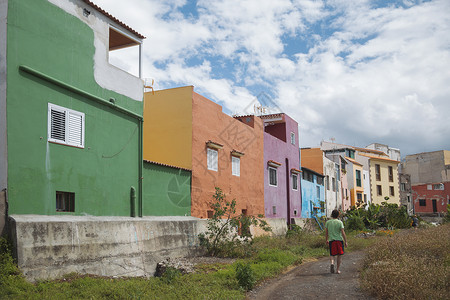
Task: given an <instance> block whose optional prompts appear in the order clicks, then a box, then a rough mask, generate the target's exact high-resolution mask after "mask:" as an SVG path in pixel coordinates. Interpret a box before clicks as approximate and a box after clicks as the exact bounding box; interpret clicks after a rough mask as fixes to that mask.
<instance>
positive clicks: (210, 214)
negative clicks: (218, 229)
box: [206, 210, 214, 219]
mask: <svg viewBox="0 0 450 300" xmlns="http://www.w3.org/2000/svg"><path fill="white" fill-rule="evenodd" d="M206 213H207V215H208V219H212V218H213V216H214V213H213V211H212V210H207V211H206Z"/></svg>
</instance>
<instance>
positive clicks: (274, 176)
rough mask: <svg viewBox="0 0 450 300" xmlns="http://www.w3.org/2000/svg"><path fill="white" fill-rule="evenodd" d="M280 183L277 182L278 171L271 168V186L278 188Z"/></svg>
mask: <svg viewBox="0 0 450 300" xmlns="http://www.w3.org/2000/svg"><path fill="white" fill-rule="evenodd" d="M277 183H278V180H277V169H275V168H269V184H270V185H274V186H276V185H277Z"/></svg>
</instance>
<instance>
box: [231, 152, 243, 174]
mask: <svg viewBox="0 0 450 300" xmlns="http://www.w3.org/2000/svg"><path fill="white" fill-rule="evenodd" d="M231 173H232V174H233V175H234V176H241V159H240V158H239V157H235V156H232V157H231Z"/></svg>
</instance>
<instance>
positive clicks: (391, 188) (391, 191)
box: [389, 186, 395, 196]
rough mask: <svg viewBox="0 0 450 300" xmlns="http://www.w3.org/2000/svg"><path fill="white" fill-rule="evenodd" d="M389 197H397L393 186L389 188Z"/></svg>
mask: <svg viewBox="0 0 450 300" xmlns="http://www.w3.org/2000/svg"><path fill="white" fill-rule="evenodd" d="M389 195H391V196H395V195H394V187H393V186H390V187H389Z"/></svg>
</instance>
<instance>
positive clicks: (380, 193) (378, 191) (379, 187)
mask: <svg viewBox="0 0 450 300" xmlns="http://www.w3.org/2000/svg"><path fill="white" fill-rule="evenodd" d="M382 194H383V190H382V189H381V185H377V195H378V196H381V195H382Z"/></svg>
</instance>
